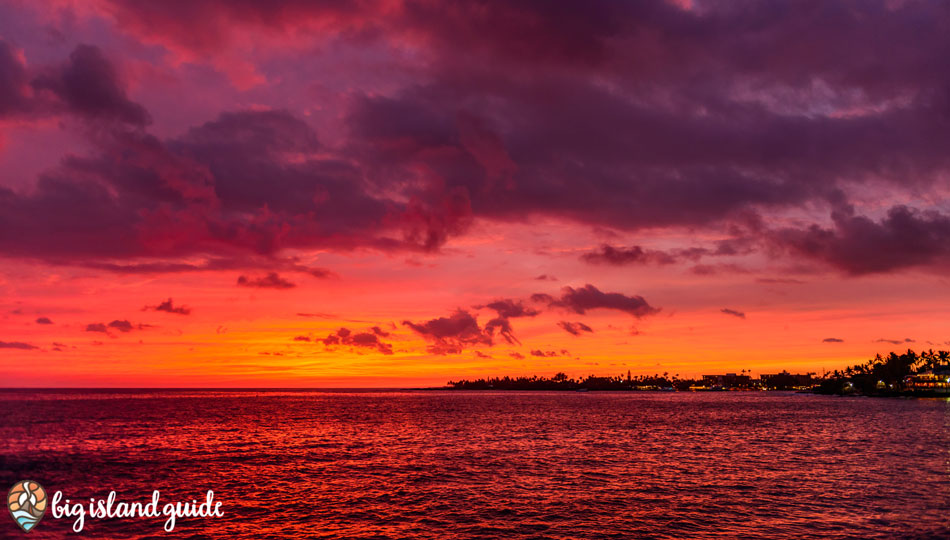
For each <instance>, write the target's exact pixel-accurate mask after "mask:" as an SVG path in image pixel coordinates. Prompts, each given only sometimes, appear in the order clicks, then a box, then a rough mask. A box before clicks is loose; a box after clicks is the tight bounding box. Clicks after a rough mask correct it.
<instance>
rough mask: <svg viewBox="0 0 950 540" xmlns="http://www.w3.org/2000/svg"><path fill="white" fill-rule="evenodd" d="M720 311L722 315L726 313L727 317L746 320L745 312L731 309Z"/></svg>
mask: <svg viewBox="0 0 950 540" xmlns="http://www.w3.org/2000/svg"><path fill="white" fill-rule="evenodd" d="M719 311H720V312H722V313H725V314H726V315H732V316H733V317H738V318H740V319H745V312H743V311H736V310H734V309H729V308H722V309H720V310H719Z"/></svg>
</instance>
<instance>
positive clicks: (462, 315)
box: [402, 309, 511, 354]
mask: <svg viewBox="0 0 950 540" xmlns="http://www.w3.org/2000/svg"><path fill="white" fill-rule="evenodd" d="M402 324H404V325H405V326H408V327H409V328H411V329H412V330H414V331H415V332H416V333H418V334H419V335H420V336H422V337H423V338H425V339H426V341H428V342H429V346H428V351H429V352H430V353H432V354H459V353H461V352H462V351H463V350H464V349H466V348H469V347H473V346H477V345H486V346H491V345H492V344H493V342H492V333H491V332H490V331H489V330H488V329H487V328H486V329H483V328H481V327H480V326H479V324H478V319H477V318H476V316H475V315H472V314H471V313H469V312H467V311H465V310H462V309H459V310H456V311H455V313H453V314H452V315H450V316H448V317H438V318H435V319H431V320H428V321H425V322H422V323H414V322H412V321H403V322H402ZM495 329H496V330H499V331H500V332H501V333H502V334H503V335H504V333H505V332H508V333H510V330H511V329H510V327H509V328H507V329H505V328H497V327H496V328H495Z"/></svg>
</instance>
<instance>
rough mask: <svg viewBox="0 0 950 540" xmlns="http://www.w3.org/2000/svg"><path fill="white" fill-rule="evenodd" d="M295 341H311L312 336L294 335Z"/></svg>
mask: <svg viewBox="0 0 950 540" xmlns="http://www.w3.org/2000/svg"><path fill="white" fill-rule="evenodd" d="M294 341H311V339H310V336H294Z"/></svg>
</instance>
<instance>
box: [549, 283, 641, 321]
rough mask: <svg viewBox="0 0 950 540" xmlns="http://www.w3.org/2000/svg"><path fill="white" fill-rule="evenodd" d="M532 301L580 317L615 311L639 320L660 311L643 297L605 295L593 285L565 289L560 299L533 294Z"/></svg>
mask: <svg viewBox="0 0 950 540" xmlns="http://www.w3.org/2000/svg"><path fill="white" fill-rule="evenodd" d="M531 299H532V300H533V301H535V302H540V303H546V304H548V305H549V306H552V307H561V308H564V309H567V310H568V311H572V312H574V313H577V314H580V315H583V314H585V313H586V312H587V311H588V310H591V309H613V310H617V311H623V312H624V313H629V314H630V315H633V316H634V317H638V318H639V317H644V316H646V315H653V314H655V313H657V312H659V311H660V310H659V309H658V308H654V307H653V306H651V305H650V304H649V303H647V301H646V300H644V298H643V297H642V296H627V295H624V294H621V293H614V292H611V293H605V292H602V291H600V290H599V289H598V288H597V287H594V286H593V285H591V284H587V285H585V286H583V287H580V288H577V289H575V288H573V287H564V288H563V289H562V290H561V296H560V297H558V298H555V297H553V296H551V295H549V294H544V293H537V294H533V295H532V296H531Z"/></svg>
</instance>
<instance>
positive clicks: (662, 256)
mask: <svg viewBox="0 0 950 540" xmlns="http://www.w3.org/2000/svg"><path fill="white" fill-rule="evenodd" d="M581 260H583V261H586V262H589V263H592V264H610V265H614V266H623V265H628V264H673V263H675V262H676V258H675V257H674V256H673V255H670V254H669V253H666V252H663V251H657V250H645V249H643V248H642V247H640V246H633V247H629V248H625V247H614V246H611V245H609V244H603V245H601V246H600V248H599V249H598V250H596V251H592V252H590V253H585V254H583V255H581Z"/></svg>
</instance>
